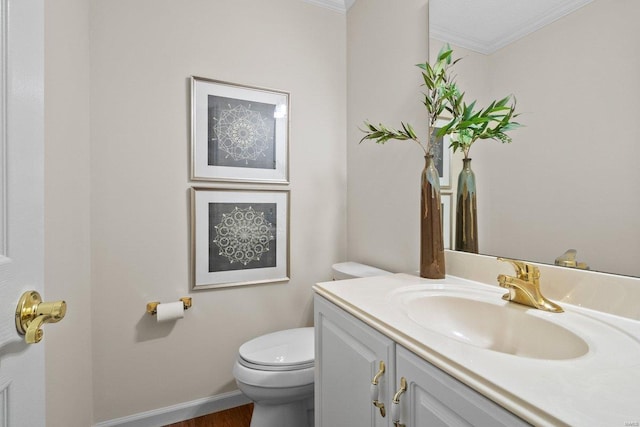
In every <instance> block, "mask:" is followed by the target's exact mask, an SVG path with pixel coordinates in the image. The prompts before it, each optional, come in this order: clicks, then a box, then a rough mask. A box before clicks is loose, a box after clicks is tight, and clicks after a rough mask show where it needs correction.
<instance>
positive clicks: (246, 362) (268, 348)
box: [238, 327, 315, 371]
mask: <svg viewBox="0 0 640 427" xmlns="http://www.w3.org/2000/svg"><path fill="white" fill-rule="evenodd" d="M314 359H315V354H314V329H313V328H312V327H311V328H297V329H287V330H284V331H278V332H274V333H271V334H267V335H263V336H260V337H258V338H254V339H252V340H250V341H247V342H246V343H244V344H243V345H241V346H240V349H239V350H238V363H240V364H241V365H243V366H245V367H247V368H250V369H256V370H261V371H295V370H301V369H308V368H312V367H313V366H314Z"/></svg>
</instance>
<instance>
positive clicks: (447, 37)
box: [429, 0, 593, 55]
mask: <svg viewBox="0 0 640 427" xmlns="http://www.w3.org/2000/svg"><path fill="white" fill-rule="evenodd" d="M592 1H593V0H565V1H562V2H559V3H558V5H557V6H556V7H553V8H550V9H547V10H544V11H543V13H541V14H538V15H536V16H531V17H528V18H527V19H521V20H519V21H518V22H517V23H516V24H513V23H512V24H513V25H509V24H508V23H507V24H506V25H504V31H503V32H502V33H501V34H500V35H499V36H498V37H495V38H493V39H490V40H489V39H486V38H483V37H482V34H479V35H473V34H470V33H468V32H466V31H465V29H464V28H462V29H459V30H457V29H455V28H451V27H449V26H448V25H447V23H446V22H437V21H436V20H434V19H433V16H432V17H431V22H430V28H429V33H430V35H431V37H433V38H435V39H438V40H442V41H446V42H449V43H452V44H454V45H457V46H460V47H464V48H466V49H470V50H473V51H475V52H479V53H482V54H485V55H489V54H492V53H493V52H495V51H497V50H499V49H502V48H503V47H505V46H507V45H509V44H510V43H513V42H515V41H516V40H518V39H521V38H522V37H525V36H526V35H528V34H531V33H533V32H535V31H538V30H539V29H541V28H543V27H545V26H547V25H549V24H551V23H552V22H554V21H557V20H558V19H560V18H562V17H564V16H566V15H568V14H570V13H572V12H574V11H576V10H577V9H579V8H581V7H583V6H585V5H587V4H589V3H591V2H592Z"/></svg>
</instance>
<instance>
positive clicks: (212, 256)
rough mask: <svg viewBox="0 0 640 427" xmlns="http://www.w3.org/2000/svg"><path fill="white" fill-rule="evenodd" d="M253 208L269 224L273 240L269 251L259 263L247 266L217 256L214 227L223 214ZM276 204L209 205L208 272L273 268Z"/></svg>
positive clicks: (276, 238)
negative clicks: (237, 209)
mask: <svg viewBox="0 0 640 427" xmlns="http://www.w3.org/2000/svg"><path fill="white" fill-rule="evenodd" d="M236 207H237V208H239V209H248V208H249V207H251V208H253V210H254V211H256V212H263V213H264V219H265V220H266V221H267V222H269V223H270V224H271V234H272V235H273V237H274V239H273V240H271V241H270V242H269V251H268V252H266V253H264V254H263V255H262V257H260V261H255V260H254V261H250V262H249V263H248V264H247V265H244V264H242V263H241V262H234V263H233V264H232V263H231V262H229V260H228V259H227V258H226V257H224V256H222V255H220V254H219V248H218V246H217V245H216V244H215V243H214V242H213V241H214V240H215V238H216V229H215V226H216V225H218V224H220V222H221V221H222V215H223V214H229V213H231V212H233V210H234V209H235V208H236ZM276 215H277V204H276V203H209V272H210V273H215V272H219V271H233V270H252V269H255V268H265V267H275V266H276V254H277V244H278V234H277V229H278V226H277V221H276V219H277V216H276Z"/></svg>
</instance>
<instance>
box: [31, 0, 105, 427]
mask: <svg viewBox="0 0 640 427" xmlns="http://www.w3.org/2000/svg"><path fill="white" fill-rule="evenodd" d="M44 4H45V294H44V295H43V296H44V297H45V299H47V300H58V299H64V300H66V302H67V304H68V311H67V315H66V317H65V319H64V320H63V321H62V322H61V323H59V324H57V325H55V326H51V327H47V329H46V338H45V340H44V341H43V342H44V345H45V349H46V401H47V426H50V427H63V426H64V427H86V426H88V425H91V422H92V408H93V399H92V380H91V378H92V373H91V315H92V310H91V306H90V304H91V296H90V294H91V277H90V256H89V255H90V239H89V238H90V230H89V209H90V206H89V191H90V188H89V151H90V147H89V3H88V2H86V1H84V0H47V1H46V2H44ZM40 345H43V344H40Z"/></svg>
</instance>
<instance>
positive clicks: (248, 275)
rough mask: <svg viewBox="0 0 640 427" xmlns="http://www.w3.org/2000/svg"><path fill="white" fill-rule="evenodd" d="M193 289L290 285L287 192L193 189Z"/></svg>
mask: <svg viewBox="0 0 640 427" xmlns="http://www.w3.org/2000/svg"><path fill="white" fill-rule="evenodd" d="M191 243H192V256H191V258H192V267H193V268H192V271H193V273H192V276H193V289H209V288H222V287H230V286H242V285H252V284H258V283H273V282H284V281H287V280H289V191H288V190H254V189H251V190H244V189H231V188H198V187H195V188H192V189H191Z"/></svg>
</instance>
